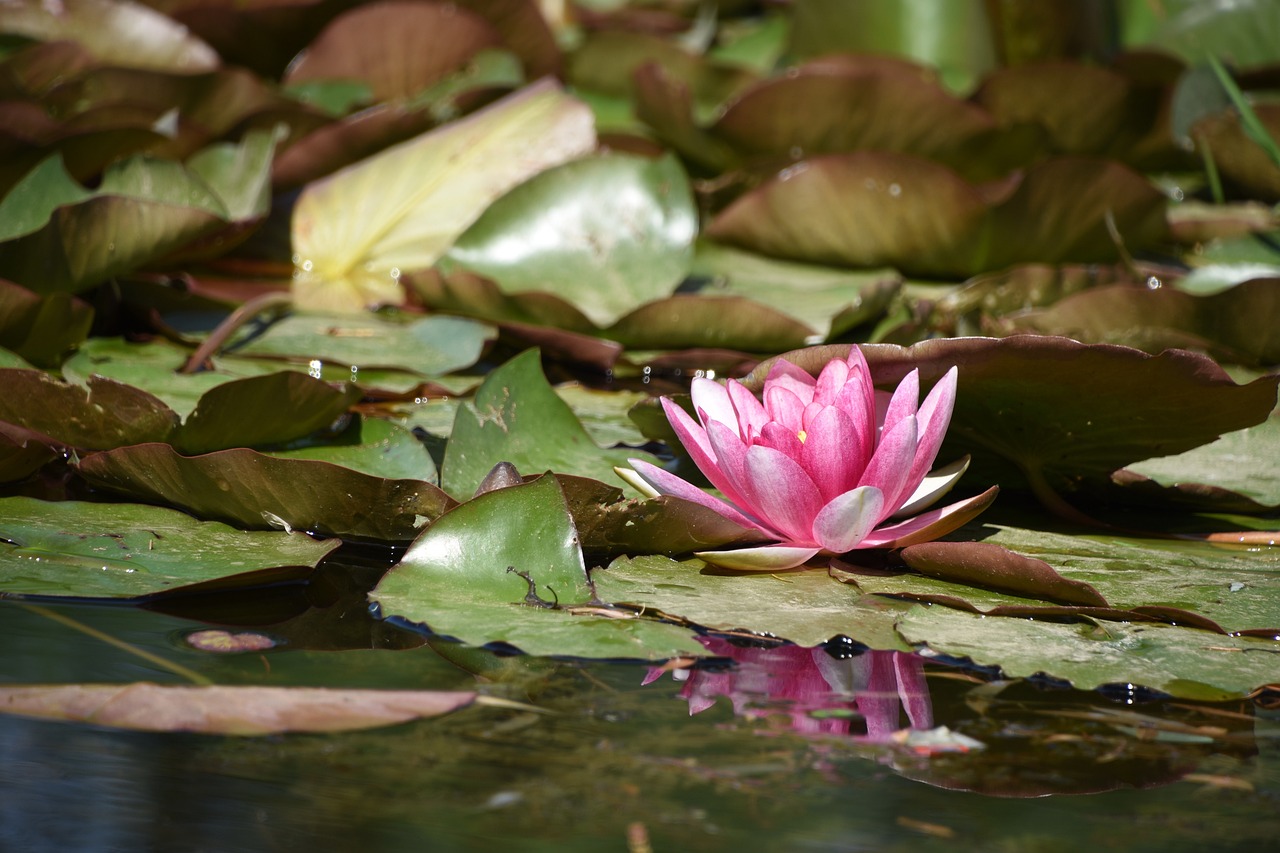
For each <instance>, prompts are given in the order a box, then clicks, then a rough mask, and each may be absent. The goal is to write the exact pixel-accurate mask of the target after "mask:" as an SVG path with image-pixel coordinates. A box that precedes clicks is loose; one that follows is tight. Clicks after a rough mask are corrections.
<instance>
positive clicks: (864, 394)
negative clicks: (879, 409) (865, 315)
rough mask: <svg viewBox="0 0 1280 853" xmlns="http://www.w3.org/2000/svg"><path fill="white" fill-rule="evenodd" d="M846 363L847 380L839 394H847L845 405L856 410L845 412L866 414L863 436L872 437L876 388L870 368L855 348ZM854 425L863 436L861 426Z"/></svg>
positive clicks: (859, 350)
mask: <svg viewBox="0 0 1280 853" xmlns="http://www.w3.org/2000/svg"><path fill="white" fill-rule="evenodd" d="M846 362H847V363H848V365H849V378H848V380H847V381H846V384H845V387H844V388H843V389H841V392H840V393H841V395H844V394H845V393H846V392H849V394H850V396H849V398H848V401H847V405H855V406H856V408H854V409H849V408H846V409H845V410H846V411H848V412H850V414H852V413H853V412H855V411H856V412H864V413H866V418H867V422H866V426H867V427H868V428H867V429H866V430H865V434H866V435H873V434H874V433H873V432H872V430H873V429H874V427H875V425H876V386H875V383H874V382H873V381H872V380H871V368H870V367H869V366H868V365H867V357H866V356H865V355H863V353H862V350H861V349H860V348H859V347H856V346H855V347H854V348H853V349H852V350H850V351H849V357H848V358H847V359H846ZM842 408H843V407H842ZM856 425H857V426H858V431H859V434H863V433H864V430H863V429H862V426H863V425H862V424H856ZM868 452H869V451H868Z"/></svg>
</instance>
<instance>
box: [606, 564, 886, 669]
mask: <svg viewBox="0 0 1280 853" xmlns="http://www.w3.org/2000/svg"><path fill="white" fill-rule="evenodd" d="M591 579H592V582H593V583H594V584H595V588H596V595H597V596H599V597H600V598H601V599H602V600H604V601H610V602H613V603H615V604H628V605H633V606H638V607H644V608H645V609H646V610H658V611H661V612H662V613H663V614H666V615H667V616H670V617H680V618H683V619H687V620H688V621H689V622H691V623H693V624H695V625H699V626H702V627H704V628H709V629H711V630H713V631H745V632H750V633H754V634H763V635H766V636H772V637H780V638H783V639H787V640H790V641H791V642H793V643H796V644H797V645H801V646H817V645H820V644H822V643H825V642H826V641H827V640H829V639H831V638H833V637H837V636H840V635H844V636H846V637H850V638H852V639H854V640H857V641H858V642H860V643H865V644H866V645H868V646H871V647H872V648H876V649H897V650H900V651H909V647H908V646H906V645H904V644H903V642H902V639H901V638H900V637H899V636H898V634H897V632H896V631H895V630H894V623H895V621H896V620H897V619H899V618H900V617H901V616H902V614H903V613H904V612H905V611H906V610H908V609H909V607H911V605H907V604H902V603H900V602H894V601H889V600H887V599H884V598H877V597H876V596H871V595H860V594H859V593H858V592H857V591H856V590H854V589H852V588H850V587H848V586H846V585H844V584H839V583H836V582H835V581H833V580H832V579H831V578H830V576H828V574H827V571H826V569H806V570H804V571H798V572H785V573H780V574H778V575H771V574H765V573H745V574H739V573H734V572H727V571H724V570H717V569H715V568H714V567H712V566H709V565H708V564H706V563H703V562H702V561H701V560H687V561H685V562H677V561H675V560H672V559H670V558H667V557H660V556H649V557H635V558H629V557H622V558H619V559H617V560H615V561H614V562H613V563H611V564H610V565H609V568H607V569H603V570H597V571H593V572H592V573H591Z"/></svg>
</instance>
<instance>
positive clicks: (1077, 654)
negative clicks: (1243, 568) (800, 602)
mask: <svg viewBox="0 0 1280 853" xmlns="http://www.w3.org/2000/svg"><path fill="white" fill-rule="evenodd" d="M898 630H899V631H900V632H901V633H902V636H903V637H904V638H906V639H907V640H908V641H909V642H911V643H923V644H927V645H928V646H929V648H931V649H933V650H934V651H937V652H941V653H943V654H948V655H955V656H957V657H968V658H971V659H972V660H974V661H975V662H977V663H979V664H983V665H994V666H999V667H1000V669H1001V670H1002V671H1003V672H1004V673H1005V675H1006V676H1008V677H1011V678H1020V677H1025V676H1029V675H1035V674H1036V673H1041V672H1042V673H1045V674H1047V675H1051V676H1054V677H1056V678H1063V679H1066V680H1068V681H1070V682H1071V683H1072V684H1073V685H1074V686H1075V687H1077V688H1079V689H1081V690H1092V689H1094V688H1096V687H1101V686H1102V685H1104V684H1134V685H1138V686H1143V687H1149V688H1152V689H1155V690H1162V691H1164V692H1166V693H1169V694H1172V695H1173V696H1177V697H1179V698H1184V699H1199V700H1208V701H1222V700H1224V699H1229V698H1235V697H1241V696H1245V695H1247V694H1248V693H1250V692H1251V691H1252V690H1253V689H1254V688H1256V687H1260V686H1262V685H1264V684H1271V683H1275V682H1276V681H1277V680H1280V643H1276V642H1274V641H1267V640H1255V639H1250V638H1247V637H1224V636H1222V635H1219V634H1211V633H1208V632H1206V631H1196V630H1192V629H1188V628H1172V627H1168V626H1164V625H1149V624H1142V625H1136V624H1123V623H1115V622H1106V623H1098V624H1057V623H1053V622H1045V621H1041V620H1034V621H1033V620H1030V619H990V618H986V619H984V618H983V617H982V616H980V615H977V614H973V613H963V612H961V611H957V610H951V609H949V608H945V607H929V608H924V607H921V608H917V609H915V610H912V611H910V612H908V613H906V614H905V615H903V616H902V618H901V619H900V620H899V621H898Z"/></svg>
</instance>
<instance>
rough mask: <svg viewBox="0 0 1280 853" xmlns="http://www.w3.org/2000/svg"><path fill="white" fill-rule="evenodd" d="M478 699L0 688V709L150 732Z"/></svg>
mask: <svg viewBox="0 0 1280 853" xmlns="http://www.w3.org/2000/svg"><path fill="white" fill-rule="evenodd" d="M480 698H481V697H477V695H476V694H475V693H470V692H463V691H457V692H449V691H442V690H331V689H329V688H325V687H230V686H222V685H213V686H209V687H182V686H173V685H163V686H162V685H158V684H147V683H145V682H137V683H134V684H33V685H5V686H3V687H0V711H3V712H4V713H8V714H17V715H19V716H23V717H38V718H40V719H46V720H49V719H52V720H67V721H71V722H77V723H89V724H91V725H95V726H108V727H110V728H117V729H134V730H138V731H147V732H197V733H199V734H213V735H250V736H252V735H271V734H284V733H286V732H316V733H323V732H345V731H352V730H355V729H370V728H377V727H379V726H393V725H398V724H400V723H407V722H410V721H412V720H420V719H424V718H427V717H438V716H440V715H442V714H448V713H450V712H451V711H456V710H458V709H459V708H465V707H466V706H468V705H470V704H472V703H474V702H477V701H478V700H479V699H480Z"/></svg>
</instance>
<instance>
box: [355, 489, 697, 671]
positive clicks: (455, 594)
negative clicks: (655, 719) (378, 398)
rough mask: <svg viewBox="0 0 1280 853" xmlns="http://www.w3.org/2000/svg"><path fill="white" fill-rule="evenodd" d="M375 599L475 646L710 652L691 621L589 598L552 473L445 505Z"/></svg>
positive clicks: (563, 651) (389, 612) (603, 653)
mask: <svg viewBox="0 0 1280 853" xmlns="http://www.w3.org/2000/svg"><path fill="white" fill-rule="evenodd" d="M369 597H370V599H371V600H373V601H374V602H376V603H377V604H378V606H379V607H380V608H381V612H382V615H383V617H395V618H397V619H399V620H404V621H408V622H411V623H416V624H420V625H425V626H427V627H429V628H430V629H431V631H433V632H434V633H436V634H444V635H447V636H452V637H456V638H457V639H460V640H462V641H463V642H466V643H470V644H472V645H482V644H485V643H491V642H499V641H501V642H506V643H510V644H511V645H514V646H516V647H517V648H519V649H521V650H522V651H525V652H527V653H529V654H535V655H572V656H576V657H613V658H649V659H657V658H667V657H675V656H678V655H682V654H699V655H701V654H704V653H705V652H704V650H703V649H702V647H701V646H700V645H698V643H697V642H696V641H694V639H693V636H692V633H691V632H690V631H688V630H687V629H680V628H677V627H675V626H672V625H666V624H662V623H659V622H654V621H651V620H646V619H640V618H636V617H635V616H634V615H632V614H626V613H623V612H620V611H618V612H612V611H609V610H607V609H605V608H600V607H594V606H591V605H592V603H593V602H594V595H593V593H592V589H591V585H590V584H589V583H588V582H587V573H586V568H585V567H584V565H583V561H582V552H581V550H580V549H579V547H578V541H577V531H576V530H575V529H574V526H573V522H572V520H571V519H570V518H569V513H568V510H567V508H566V506H565V502H564V496H563V493H562V492H561V490H560V487H559V485H558V484H557V482H556V480H555V478H554V477H539V478H538V479H536V480H533V481H531V482H528V483H525V484H523V485H517V486H510V487H507V488H503V489H497V490H495V491H492V492H487V493H485V494H483V495H480V496H479V497H477V498H474V499H472V500H470V501H467V502H466V503H464V504H462V505H460V506H458V507H457V508H455V509H453V510H452V511H450V512H448V513H446V514H445V515H444V516H442V517H441V518H440V519H439V520H438V521H436V523H435V524H433V525H432V526H431V527H430V528H429V529H428V530H427V532H426V533H424V534H423V535H422V537H421V538H419V539H418V540H417V541H416V542H414V543H413V545H412V546H411V547H410V548H409V550H408V551H407V552H406V553H405V555H404V558H403V559H402V560H401V561H400V563H399V564H397V565H396V566H395V567H393V568H392V569H391V571H389V572H388V573H387V574H386V575H385V576H384V577H383V579H382V581H381V582H380V583H379V584H378V586H377V587H375V588H374V590H373V592H372V593H370V595H369ZM557 605H558V606H557ZM568 605H580V607H579V608H578V609H577V611H576V612H575V610H573V609H565V607H566V606H568ZM599 613H612V616H604V615H597V614H599Z"/></svg>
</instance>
